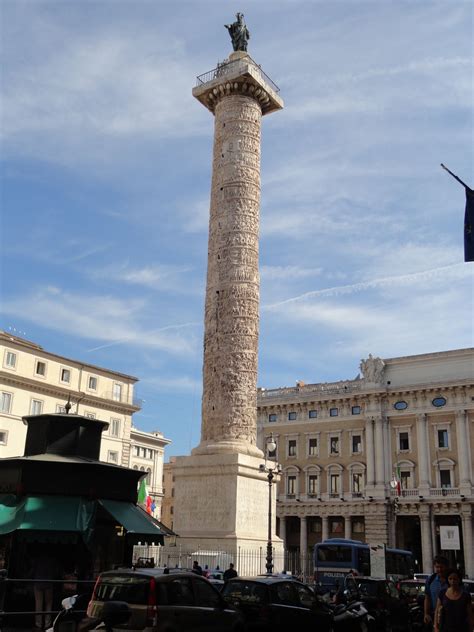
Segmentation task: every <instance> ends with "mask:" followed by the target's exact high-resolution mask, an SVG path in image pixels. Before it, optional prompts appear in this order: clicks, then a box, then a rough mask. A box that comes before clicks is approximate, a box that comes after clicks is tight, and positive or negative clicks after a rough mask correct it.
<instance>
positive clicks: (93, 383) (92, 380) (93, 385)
mask: <svg viewBox="0 0 474 632" xmlns="http://www.w3.org/2000/svg"><path fill="white" fill-rule="evenodd" d="M87 386H88V388H89V390H90V391H96V390H97V378H96V377H94V376H93V375H89V379H88V381H87Z"/></svg>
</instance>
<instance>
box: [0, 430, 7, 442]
mask: <svg viewBox="0 0 474 632" xmlns="http://www.w3.org/2000/svg"><path fill="white" fill-rule="evenodd" d="M7 443H8V432H7V431H6V430H0V445H7Z"/></svg>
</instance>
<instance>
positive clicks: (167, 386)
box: [142, 375, 202, 395]
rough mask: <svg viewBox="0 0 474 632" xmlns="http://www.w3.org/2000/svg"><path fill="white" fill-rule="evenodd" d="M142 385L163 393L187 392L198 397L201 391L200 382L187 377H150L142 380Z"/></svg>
mask: <svg viewBox="0 0 474 632" xmlns="http://www.w3.org/2000/svg"><path fill="white" fill-rule="evenodd" d="M142 383H143V384H147V385H149V386H151V387H152V388H153V389H156V390H157V391H165V392H170V391H171V392H178V393H180V392H189V393H193V394H196V395H198V394H200V393H201V390H202V381H201V380H200V379H195V378H193V377H190V376H188V375H177V376H175V377H170V376H166V377H165V376H162V375H159V376H158V375H155V376H153V375H152V376H148V377H146V378H144V379H143V380H142Z"/></svg>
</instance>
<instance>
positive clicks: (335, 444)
mask: <svg viewBox="0 0 474 632" xmlns="http://www.w3.org/2000/svg"><path fill="white" fill-rule="evenodd" d="M330 452H331V454H339V437H331V441H330Z"/></svg>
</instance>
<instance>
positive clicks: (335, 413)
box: [329, 408, 339, 417]
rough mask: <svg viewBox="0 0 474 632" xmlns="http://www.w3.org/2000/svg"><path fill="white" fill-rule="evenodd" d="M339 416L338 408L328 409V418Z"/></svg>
mask: <svg viewBox="0 0 474 632" xmlns="http://www.w3.org/2000/svg"><path fill="white" fill-rule="evenodd" d="M338 415H339V408H330V409H329V416H330V417H337V416H338Z"/></svg>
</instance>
